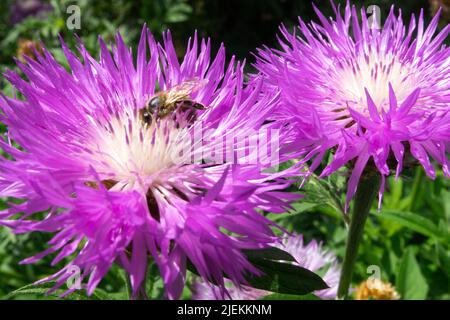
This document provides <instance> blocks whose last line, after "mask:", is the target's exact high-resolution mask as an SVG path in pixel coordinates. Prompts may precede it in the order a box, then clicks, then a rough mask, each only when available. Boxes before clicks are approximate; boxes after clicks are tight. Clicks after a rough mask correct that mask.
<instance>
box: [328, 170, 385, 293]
mask: <svg viewBox="0 0 450 320" xmlns="http://www.w3.org/2000/svg"><path fill="white" fill-rule="evenodd" d="M380 182H381V180H380V175H379V174H375V173H367V174H366V175H365V176H364V177H362V179H361V181H360V183H359V185H358V190H357V192H356V196H355V201H354V205H353V210H352V215H351V221H350V229H349V232H348V236H347V244H346V248H345V257H344V263H343V265H342V272H341V277H340V280H339V287H338V295H337V296H338V299H346V298H347V297H348V290H349V287H350V284H351V281H352V274H353V268H354V266H355V262H356V258H357V256H358V248H359V244H360V243H361V240H362V236H363V232H364V226H365V224H366V220H367V217H368V216H369V213H370V209H371V208H372V204H373V202H374V200H375V197H376V195H377V193H378V190H379V187H380Z"/></svg>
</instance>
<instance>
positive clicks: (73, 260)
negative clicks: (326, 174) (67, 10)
mask: <svg viewBox="0 0 450 320" xmlns="http://www.w3.org/2000/svg"><path fill="white" fill-rule="evenodd" d="M99 42H100V47H101V54H100V58H99V60H96V59H94V58H93V57H92V56H91V55H90V54H89V53H88V52H87V51H86V49H85V48H84V46H83V44H82V43H80V44H79V52H80V55H81V56H82V59H80V58H78V57H77V56H75V54H74V53H72V52H71V51H70V50H69V49H68V48H67V47H66V45H65V44H64V42H62V48H63V51H64V53H65V56H66V58H67V62H68V64H69V66H70V70H69V71H67V70H66V69H65V68H64V67H63V66H62V65H60V64H59V63H58V62H57V61H56V60H55V59H54V57H53V56H52V55H51V54H50V53H49V52H48V51H46V50H44V53H43V55H39V56H38V60H37V61H34V60H32V59H27V62H26V63H20V62H18V66H19V67H20V69H21V71H22V72H23V73H24V75H25V76H26V80H24V79H22V78H21V77H20V76H19V75H18V74H16V73H14V72H11V71H8V72H6V74H5V77H6V78H7V79H8V80H9V81H10V82H11V83H12V84H13V85H14V86H15V87H16V88H17V90H18V91H19V92H20V93H21V95H22V96H23V97H24V99H19V98H11V97H6V96H2V97H0V108H1V111H2V112H1V113H0V121H1V122H3V123H5V124H6V125H7V127H8V132H7V139H6V141H3V140H2V141H0V146H1V148H2V149H3V150H4V151H5V152H7V153H8V154H9V155H10V157H8V158H3V159H1V160H0V196H1V197H12V198H17V199H23V200H26V201H24V202H21V203H20V204H13V203H11V204H10V207H9V208H8V209H6V210H4V211H1V212H0V224H3V225H6V226H9V227H11V228H13V229H14V230H15V232H17V233H24V232H36V231H39V232H49V233H52V234H54V237H53V238H52V240H50V242H49V248H48V249H47V250H46V251H45V252H42V253H39V254H38V255H36V256H34V257H32V258H29V259H26V260H25V261H23V263H33V262H35V261H37V260H39V259H41V258H42V257H44V256H46V255H48V254H53V253H55V254H56V257H55V259H54V260H53V263H52V264H57V263H58V262H59V261H61V260H62V259H66V261H67V260H69V261H70V262H69V263H68V264H67V265H66V266H65V267H63V268H62V269H61V270H60V271H59V272H57V273H56V274H54V275H52V276H50V277H48V278H46V279H43V280H42V281H41V282H45V281H50V280H54V281H56V286H55V289H57V288H58V287H61V286H62V285H63V284H64V283H65V282H66V280H67V279H68V278H69V277H70V276H71V275H72V273H71V272H68V270H71V268H72V267H73V266H76V267H78V268H79V269H80V270H81V279H82V280H83V283H85V285H84V287H85V288H86V289H87V292H88V294H91V293H92V292H93V290H94V289H95V288H96V286H97V285H98V283H99V282H100V281H101V280H102V278H103V277H104V275H105V274H106V273H107V272H108V270H109V269H110V267H111V265H112V264H113V263H114V262H116V263H118V264H119V265H121V266H122V267H123V268H124V269H125V270H126V271H127V272H128V274H129V275H130V279H131V285H132V289H133V294H134V295H135V296H138V295H145V293H144V292H143V288H144V282H145V276H146V270H147V265H148V260H149V257H150V258H153V259H154V261H155V262H156V264H157V265H158V267H159V269H160V272H161V275H162V278H163V281H164V283H165V288H166V296H167V297H168V298H178V297H179V296H180V294H181V292H182V289H183V286H184V282H185V276H186V264H187V261H188V260H189V261H190V262H191V263H192V264H193V265H194V266H195V267H196V269H197V271H198V272H199V273H200V275H201V276H202V277H203V278H204V279H205V281H213V282H214V283H217V284H219V285H220V284H222V289H223V290H225V289H224V287H223V283H224V280H223V277H224V276H226V277H227V278H228V279H231V280H232V281H233V282H235V283H243V282H245V279H244V275H245V274H247V273H248V272H250V273H258V271H257V270H256V268H255V267H254V266H252V265H251V264H250V263H249V262H248V261H247V260H246V258H245V256H244V255H243V254H242V252H241V249H252V248H261V247H265V246H267V245H268V244H270V243H272V242H273V241H274V239H275V236H274V234H273V233H272V230H271V226H272V223H271V222H270V221H269V220H268V219H266V218H265V217H264V216H263V215H262V214H261V213H260V211H259V210H269V211H271V212H283V211H284V210H285V208H286V206H288V203H289V202H290V201H291V200H292V199H294V198H297V197H298V196H297V195H292V194H287V193H283V192H282V190H283V189H285V188H286V187H287V186H289V185H290V183H291V182H290V181H288V180H286V179H285V178H283V177H282V174H280V173H277V174H273V173H267V171H265V169H267V168H269V167H272V166H274V165H275V166H276V165H277V164H278V163H279V162H282V161H284V160H285V159H284V158H283V156H282V155H280V156H279V157H278V158H274V157H272V156H273V155H274V154H276V153H277V152H278V151H279V146H281V144H279V142H280V141H278V139H279V135H278V134H277V131H276V130H277V129H278V128H277V126H279V124H276V123H271V124H264V122H265V119H266V118H267V115H268V113H270V112H271V110H270V109H269V108H267V105H270V104H271V101H269V100H267V99H264V98H261V96H260V91H261V86H262V84H261V83H252V84H249V85H246V84H244V83H243V78H244V75H243V71H242V69H243V66H242V65H241V64H240V63H237V65H236V67H235V66H234V65H235V62H234V59H231V62H230V63H229V65H228V67H226V68H225V51H224V48H223V46H222V47H221V48H220V49H219V51H218V53H217V55H216V56H215V58H214V59H213V60H211V58H210V55H211V53H210V42H209V40H208V41H205V40H202V41H201V42H200V43H199V42H198V41H197V37H196V36H195V37H194V39H193V41H189V44H188V48H187V51H186V54H185V56H184V59H183V60H182V62H181V63H179V61H178V58H177V56H176V53H175V49H174V47H173V44H172V40H171V37H170V33H166V34H165V35H164V42H163V44H159V43H157V42H155V40H154V39H153V37H152V35H151V34H150V33H149V32H148V31H147V29H146V28H145V27H144V29H143V31H142V36H141V40H140V42H139V46H138V49H137V55H136V56H137V61H136V63H135V62H134V58H133V53H132V51H131V49H129V48H127V47H126V45H125V44H124V42H123V40H122V38H121V37H120V35H118V36H117V37H116V39H115V45H113V48H112V53H111V52H110V51H109V50H108V48H107V46H106V44H105V43H104V42H103V41H102V40H101V39H100V40H99ZM148 53H149V56H148ZM169 93H170V96H169ZM166 95H167V96H166ZM155 97H159V99H165V100H164V101H165V103H166V107H167V106H169V107H168V108H169V109H165V108H163V107H162V106H158V107H157V108H156V107H155V109H150V106H149V101H151V100H152V99H153V98H155ZM274 98H276V95H273V96H272V98H270V99H274ZM180 99H181V101H180ZM146 105H147V106H146ZM163 106H164V105H163ZM170 108H172V109H170ZM146 110H147V111H148V113H147V114H144V111H146ZM167 110H169V111H170V112H168V115H165V114H164V112H166V111H167ZM255 132H263V133H264V134H261V135H257V136H255ZM196 135H200V139H197V137H196ZM242 136H245V137H248V139H247V140H245V141H253V142H254V140H255V139H256V138H255V137H257V140H258V141H260V140H261V138H264V139H265V140H264V142H263V144H262V145H260V149H261V148H262V147H263V146H271V145H275V147H273V148H270V151H267V150H266V151H267V152H261V150H260V149H259V150H258V152H256V151H255V150H254V149H251V150H252V151H251V152H250V151H249V152H247V158H248V159H250V160H252V161H240V160H241V159H242V158H243V156H242V152H243V151H248V150H247V149H249V148H245V146H247V144H245V143H244V144H243V145H241V146H240V147H239V146H238V147H236V148H231V149H230V148H229V147H228V146H224V145H223V144H221V143H220V142H221V141H223V140H227V141H229V140H231V141H234V140H233V139H236V138H237V139H239V138H240V137H242ZM17 145H19V146H20V148H17V147H16V146H17ZM230 150H231V153H230ZM181 151H184V153H183V152H181ZM180 152H181V154H184V156H180ZM244 153H245V152H244ZM230 154H231V157H229V156H230ZM239 154H240V156H239ZM218 156H221V157H219V158H220V159H222V160H221V161H213V160H214V159H217V157H218ZM268 160H271V161H268ZM257 209H258V210H257ZM17 216H19V217H18V218H17ZM231 234H233V235H235V236H232V235H231ZM73 290H74V289H71V290H69V291H68V292H67V293H70V292H72V291H73Z"/></svg>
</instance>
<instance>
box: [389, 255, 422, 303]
mask: <svg viewBox="0 0 450 320" xmlns="http://www.w3.org/2000/svg"><path fill="white" fill-rule="evenodd" d="M396 288H397V290H398V292H399V293H400V296H401V298H402V299H403V300H424V299H425V298H426V297H427V293H428V284H427V282H426V280H425V278H424V276H423V275H422V272H421V271H420V267H419V264H418V263H417V260H416V257H415V255H414V251H413V248H412V247H409V248H408V249H407V250H406V252H405V254H404V255H403V258H402V260H401V261H400V265H399V269H398V273H397V282H396Z"/></svg>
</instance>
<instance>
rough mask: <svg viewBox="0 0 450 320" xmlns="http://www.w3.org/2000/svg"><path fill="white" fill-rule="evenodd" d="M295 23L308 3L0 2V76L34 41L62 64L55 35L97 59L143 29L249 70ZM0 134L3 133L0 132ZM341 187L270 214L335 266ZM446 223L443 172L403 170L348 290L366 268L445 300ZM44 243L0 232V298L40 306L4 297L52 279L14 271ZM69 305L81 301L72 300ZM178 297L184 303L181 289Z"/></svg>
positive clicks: (114, 287)
mask: <svg viewBox="0 0 450 320" xmlns="http://www.w3.org/2000/svg"><path fill="white" fill-rule="evenodd" d="M312 2H314V4H315V5H316V6H317V7H318V8H319V9H320V10H322V12H324V14H325V15H326V16H330V15H332V10H331V7H330V5H329V1H328V0H314V1H312ZM336 2H339V3H344V2H345V1H336ZM353 3H354V4H356V5H357V6H358V7H361V6H362V5H365V6H366V7H367V6H370V5H377V6H379V7H380V8H381V17H382V18H384V17H386V16H387V12H388V11H389V9H390V6H391V5H392V4H395V5H396V7H397V8H401V10H402V12H403V14H404V20H405V21H409V17H410V16H411V14H413V13H414V14H416V15H418V13H419V12H420V9H421V8H423V9H424V13H425V18H426V20H427V21H429V20H430V18H431V17H432V16H433V15H434V14H435V13H436V11H437V9H438V8H439V7H440V6H442V7H443V19H442V20H441V27H442V26H445V25H446V24H447V23H448V22H449V20H450V0H415V1H387V0H370V1H353ZM73 5H76V6H77V7H76V8H74V7H73ZM71 6H72V7H71ZM73 10H79V12H80V21H79V22H80V28H79V29H75V30H69V29H68V27H67V22H68V20H67V19H68V18H69V17H70V16H71V14H73V13H74V12H75V11H73ZM298 16H301V17H302V18H303V19H304V20H305V21H309V20H311V19H313V20H316V16H315V13H314V11H313V8H312V5H311V1H308V0H306V1H300V0H278V1H277V0H245V1H242V0H227V1H218V0H217V1H216V0H136V1H127V0H96V1H89V0H78V1H74V0H71V1H68V0H47V1H45V0H1V1H0V70H1V72H3V71H4V70H5V68H12V69H15V66H14V58H15V57H17V58H19V59H22V57H23V55H24V54H28V55H30V54H32V52H33V51H32V49H31V48H33V47H35V48H37V49H38V50H39V47H40V46H41V44H42V43H43V44H45V46H46V47H47V48H48V49H49V50H50V51H51V52H52V53H53V54H54V55H55V57H56V58H57V59H58V60H59V61H61V63H63V64H65V63H66V62H65V59H64V57H63V55H62V51H61V49H60V47H59V41H58V38H57V36H58V34H60V35H62V36H63V37H64V39H65V41H66V42H67V43H68V44H69V47H71V48H72V49H74V48H75V44H76V40H75V38H74V33H76V34H77V35H78V36H79V37H80V38H81V39H82V41H83V42H84V44H85V46H86V47H87V49H88V50H89V51H90V52H91V53H92V54H93V55H95V54H97V53H98V46H97V37H98V35H101V36H102V37H103V38H104V39H106V41H110V40H112V39H113V36H114V34H115V33H116V31H117V30H119V31H120V32H121V34H122V36H123V37H124V39H125V42H126V43H127V44H128V45H130V46H132V47H136V44H137V42H138V39H139V35H140V31H141V28H142V25H143V24H144V23H147V25H148V26H149V27H150V29H151V30H152V32H153V34H154V35H155V36H156V37H157V38H160V34H161V32H162V31H164V30H166V29H170V30H171V31H172V35H173V38H174V42H175V46H176V49H177V52H178V53H179V55H180V56H182V54H183V52H184V48H185V45H186V43H187V39H188V38H189V37H190V36H191V35H192V34H193V33H194V31H195V30H197V31H198V33H199V35H200V36H203V37H210V38H211V40H212V44H213V46H214V47H215V48H217V47H218V46H219V45H220V43H221V42H223V43H224V44H225V46H226V48H227V55H228V59H229V58H230V57H231V55H232V54H234V55H236V56H237V58H239V59H247V61H248V62H249V63H248V64H247V68H248V70H249V71H251V70H252V67H251V63H252V62H253V61H254V58H253V56H252V52H255V48H257V47H261V46H263V45H268V46H274V47H276V46H277V40H276V34H277V32H278V27H279V25H280V24H281V23H283V24H285V25H286V26H287V27H288V28H292V27H293V26H294V25H295V24H296V23H297V21H298V20H297V17H298ZM72 22H73V21H72ZM75 22H76V21H75ZM447 43H448V39H447ZM0 89H1V90H2V91H3V92H4V93H6V94H11V88H10V87H9V85H8V84H7V83H6V81H4V79H3V78H1V79H0ZM0 130H2V131H4V130H5V128H4V127H1V125H0ZM344 181H345V175H344V174H343V175H342V176H338V177H337V178H336V179H334V178H333V180H326V181H322V182H319V181H315V182H313V183H311V184H309V186H308V188H309V189H308V192H307V194H308V196H307V198H306V200H305V201H302V203H299V204H297V205H296V206H295V210H294V212H293V214H290V215H284V216H277V217H276V219H277V222H279V223H280V224H282V225H284V226H285V227H286V228H288V229H289V230H291V231H294V230H295V231H297V232H301V233H304V234H305V238H306V239H307V240H310V239H312V238H316V239H319V240H323V241H324V243H325V246H326V247H328V248H330V249H331V250H333V251H334V252H335V253H336V254H337V255H338V256H339V257H340V258H342V255H343V252H344V243H345V235H346V230H345V226H344V224H343V221H342V218H341V215H340V212H339V211H340V209H341V208H339V205H337V204H336V203H337V202H339V201H340V200H341V199H339V197H340V195H342V194H344ZM317 203H321V204H320V205H318V204H317ZM4 207H5V204H4V202H2V201H0V209H2V208H4ZM449 221H450V193H449V182H448V180H445V179H444V178H443V177H442V172H439V174H438V178H437V180H436V181H435V182H431V181H429V179H426V178H425V177H424V173H423V170H422V169H420V168H418V169H411V170H409V171H407V172H406V173H405V177H404V180H403V182H398V183H396V184H394V183H393V181H390V183H389V185H388V190H387V193H386V196H385V198H384V204H383V212H381V213H377V212H376V210H375V211H374V214H373V215H372V217H371V219H370V221H369V224H368V227H367V232H366V235H365V239H364V244H363V247H362V249H361V257H360V263H359V264H358V269H357V270H356V274H355V283H356V284H357V283H358V281H362V280H364V279H366V278H367V277H368V276H369V275H368V274H367V268H368V267H369V266H371V265H375V266H379V267H380V270H381V278H382V279H383V280H384V281H386V282H390V283H392V284H393V285H395V286H396V288H397V290H398V291H399V292H400V294H401V296H402V298H404V299H414V298H415V299H425V298H427V299H450V280H449V279H450V274H449V273H450V250H449V237H448V226H449ZM47 239H48V237H47V236H46V235H42V234H32V235H27V236H21V235H20V236H15V235H12V234H11V233H10V232H8V231H7V230H5V229H0V299H1V298H14V299H17V298H30V297H31V298H43V296H41V295H40V293H41V292H42V289H35V288H31V289H30V288H29V287H25V288H26V289H24V290H22V291H21V293H20V294H18V293H16V294H13V295H8V294H10V293H11V292H12V291H14V290H17V289H19V288H21V287H24V286H26V285H28V284H30V283H32V282H33V281H35V280H37V279H39V278H41V277H43V276H45V275H48V274H50V273H52V272H54V269H53V268H49V267H48V261H49V260H48V259H47V260H44V261H43V262H40V263H38V264H36V265H33V266H19V265H18V262H19V261H20V260H22V259H24V258H26V257H29V256H31V255H33V254H35V253H37V252H39V251H41V250H43V249H44V248H45V241H46V240H47ZM102 290H103V291H102ZM152 290H155V292H156V291H158V290H159V291H158V292H159V293H156V294H155V296H158V294H160V292H162V291H161V290H162V289H161V286H159V287H158V285H156V286H155V288H152ZM122 291H124V288H123V281H122V279H121V278H120V273H119V275H117V274H115V273H111V275H110V276H108V277H107V278H106V280H105V281H103V282H102V284H101V289H100V290H98V294H97V295H96V296H94V298H99V299H100V298H101V297H102V295H101V292H107V293H109V294H112V296H113V295H114V294H116V297H117V298H120V297H122V296H121V293H120V292H122ZM72 297H73V298H75V299H78V298H83V297H82V296H78V295H74V296H72ZM110 297H111V295H110ZM184 297H185V298H189V291H188V290H187V291H186V294H185V295H184ZM47 298H51V297H47Z"/></svg>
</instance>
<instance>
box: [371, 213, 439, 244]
mask: <svg viewBox="0 0 450 320" xmlns="http://www.w3.org/2000/svg"><path fill="white" fill-rule="evenodd" d="M372 213H373V214H374V215H376V216H378V217H380V218H382V219H388V220H391V221H394V222H396V223H398V224H400V225H402V226H404V227H407V228H409V229H411V230H414V231H416V232H419V233H421V234H423V235H425V236H428V237H430V238H435V239H439V240H444V239H446V238H447V237H448V234H447V233H446V232H445V230H442V228H439V227H438V226H436V224H434V223H433V221H431V220H430V219H428V218H425V217H424V216H421V215H418V214H416V213H412V212H401V211H394V210H386V211H384V210H383V211H381V212H372Z"/></svg>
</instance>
